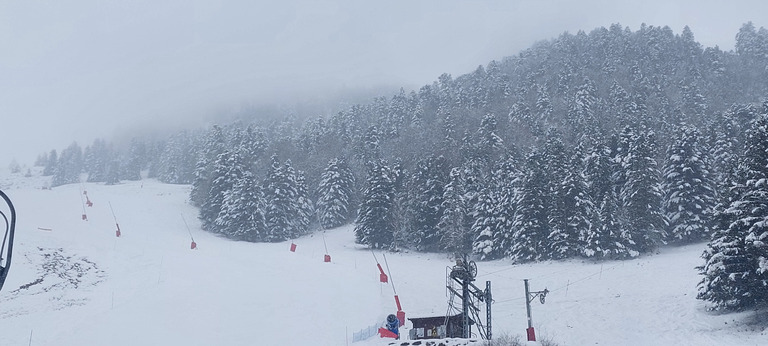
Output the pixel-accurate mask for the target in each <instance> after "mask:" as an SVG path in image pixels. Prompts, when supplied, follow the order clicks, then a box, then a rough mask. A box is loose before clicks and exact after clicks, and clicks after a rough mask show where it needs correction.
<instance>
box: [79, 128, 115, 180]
mask: <svg viewBox="0 0 768 346" xmlns="http://www.w3.org/2000/svg"><path fill="white" fill-rule="evenodd" d="M113 155H114V154H113V153H112V151H111V150H110V148H109V146H107V142H106V141H105V140H103V139H100V138H97V139H95V140H94V141H93V144H91V145H90V146H87V147H85V150H84V151H83V169H84V170H85V171H86V172H87V173H88V182H104V181H106V180H107V177H106V173H107V165H108V164H110V163H111V161H112V157H113Z"/></svg>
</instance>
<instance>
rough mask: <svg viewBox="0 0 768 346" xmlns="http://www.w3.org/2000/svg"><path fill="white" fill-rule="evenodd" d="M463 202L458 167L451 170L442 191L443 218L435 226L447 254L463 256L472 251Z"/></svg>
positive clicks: (467, 216) (462, 186) (462, 190)
mask: <svg viewBox="0 0 768 346" xmlns="http://www.w3.org/2000/svg"><path fill="white" fill-rule="evenodd" d="M469 214H470V212H469V210H468V209H467V205H466V202H465V200H464V185H463V179H462V177H461V170H460V169H459V168H458V167H454V168H452V169H451V172H450V174H449V177H448V184H446V185H445V188H444V189H443V216H442V217H441V218H440V222H439V223H438V224H437V227H438V229H439V233H440V235H441V236H442V238H441V239H440V244H441V246H442V248H443V249H445V251H447V252H448V253H458V254H464V253H469V252H470V251H471V250H472V239H469V237H468V235H469V234H471V232H470V231H469V228H470V226H471V225H467V220H469V219H470V217H469Z"/></svg>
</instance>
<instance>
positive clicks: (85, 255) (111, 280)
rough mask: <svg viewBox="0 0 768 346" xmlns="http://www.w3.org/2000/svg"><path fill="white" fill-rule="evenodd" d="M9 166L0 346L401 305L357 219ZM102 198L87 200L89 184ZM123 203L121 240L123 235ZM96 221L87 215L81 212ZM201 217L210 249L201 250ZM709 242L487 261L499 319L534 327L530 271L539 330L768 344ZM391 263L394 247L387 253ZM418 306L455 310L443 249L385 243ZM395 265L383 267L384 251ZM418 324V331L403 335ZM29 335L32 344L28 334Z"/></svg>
mask: <svg viewBox="0 0 768 346" xmlns="http://www.w3.org/2000/svg"><path fill="white" fill-rule="evenodd" d="M45 184H46V179H45V178H41V177H31V178H25V177H22V176H10V177H8V174H5V176H4V177H2V178H0V188H2V189H3V190H4V191H5V192H6V193H7V194H8V195H9V196H10V197H11V199H12V200H13V202H14V204H15V205H16V210H17V212H18V216H19V220H18V227H17V234H16V247H15V252H14V261H13V265H12V268H11V272H10V274H9V276H8V280H7V282H6V285H5V287H4V289H3V290H2V292H0V345H2V346H14V345H30V344H31V345H35V346H41V345H51V346H53V345H55V346H84V345H112V346H122V345H126V346H128V345H163V346H168V345H184V346H187V345H321V346H322V345H329V346H330V345H360V346H370V345H387V344H388V343H389V342H390V341H391V340H382V339H377V338H376V337H374V338H372V339H369V340H365V341H362V342H357V343H352V334H353V333H354V332H356V331H358V330H360V329H363V328H366V327H368V326H369V325H372V324H374V323H378V322H381V321H383V320H384V317H385V316H386V315H387V314H389V313H393V312H394V311H395V309H396V307H395V302H394V299H393V290H392V286H391V283H389V284H381V283H379V273H378V269H377V267H376V262H375V261H374V258H373V256H372V255H371V252H370V251H369V250H367V249H365V248H363V247H361V246H359V245H356V244H354V234H353V231H352V227H351V226H347V227H341V228H338V229H334V230H329V231H327V232H325V234H324V238H325V243H327V247H328V254H329V255H330V256H331V258H332V261H331V262H330V263H324V262H323V255H325V254H326V250H325V245H324V241H323V233H316V234H314V235H313V236H307V237H303V238H300V239H296V240H295V241H294V242H295V243H296V244H297V251H296V252H290V251H289V247H290V243H291V242H284V243H276V244H254V243H246V242H234V241H230V240H227V239H223V238H219V237H216V236H214V235H212V234H209V233H205V232H202V231H201V230H200V226H199V222H198V220H197V218H196V215H197V211H196V209H195V208H193V207H192V206H190V205H189V204H188V202H187V199H188V195H189V186H183V185H166V184H161V183H158V182H156V181H154V180H143V181H139V182H126V183H123V184H120V185H115V186H106V185H102V184H82V185H78V184H74V185H66V186H60V187H56V188H54V189H52V190H45V189H42V188H41V187H42V186H44V185H45ZM83 189H84V190H86V191H87V193H88V198H89V199H90V200H91V201H92V202H93V207H90V208H88V207H86V208H83V202H82V199H81V196H82V192H81V190H83ZM110 203H111V205H112V209H114V213H115V217H116V218H117V223H118V224H119V225H120V229H121V233H122V236H121V237H120V238H117V237H116V236H115V230H116V226H115V218H113V215H112V212H111V211H110V206H109V204H110ZM84 209H85V212H86V214H87V217H88V220H87V221H83V220H82V219H81V215H82V213H83V210H84ZM182 215H183V216H184V217H185V218H186V220H187V222H188V223H189V226H190V228H191V232H192V235H193V236H194V239H195V241H196V242H197V245H198V249H197V250H191V249H190V241H191V239H190V234H189V232H188V231H187V229H186V227H185V225H184V220H183V219H182ZM704 247H705V244H696V245H691V246H686V247H682V248H664V249H662V250H661V252H660V253H659V254H657V255H653V256H645V257H642V258H640V259H636V260H631V261H619V262H605V263H592V262H588V261H581V260H572V261H563V262H545V263H538V264H526V265H511V264H510V263H509V262H508V261H494V262H480V263H479V264H478V271H479V275H478V281H477V283H476V284H477V285H478V286H480V287H484V286H485V281H486V280H490V281H492V286H493V297H494V300H495V303H494V305H493V331H494V334H496V335H499V334H502V333H506V334H512V335H520V336H521V339H522V338H523V335H524V332H525V328H526V327H527V322H526V316H525V304H524V291H523V281H522V280H523V279H525V278H527V279H530V284H531V289H532V290H534V291H536V290H543V289H544V288H547V289H549V290H550V293H549V295H548V296H547V298H546V303H545V304H543V305H542V304H540V303H539V302H538V300H537V301H535V302H533V321H534V326H535V328H536V331H537V335H538V336H539V337H540V338H541V337H544V338H548V339H551V340H553V341H555V342H557V343H558V344H560V345H766V344H768V331H765V330H764V329H763V327H762V326H760V325H759V324H758V323H756V322H755V320H756V319H758V318H760V317H762V318H763V319H765V316H764V315H760V314H757V313H755V312H746V313H739V314H727V315H716V314H711V313H708V312H706V310H705V305H704V303H703V302H700V301H697V300H696V299H695V298H694V297H695V295H696V283H697V282H698V280H699V276H698V275H697V272H696V270H695V269H694V267H695V266H697V265H699V264H701V260H700V258H699V255H700V254H701V252H702V250H703V249H704ZM377 257H378V258H379V261H381V262H383V257H382V256H381V253H377ZM386 258H387V262H388V264H389V268H390V269H391V274H392V279H393V282H394V284H395V287H396V288H397V293H398V295H399V297H400V300H401V302H402V305H403V309H404V310H405V312H406V313H407V316H406V317H426V316H437V315H444V314H445V313H446V310H447V299H448V297H447V296H446V289H445V275H446V268H447V267H448V266H450V265H452V261H451V259H450V258H448V257H447V256H446V255H443V254H417V253H388V254H387V255H386ZM382 265H384V263H382ZM404 333H405V334H406V335H407V331H404ZM30 341H31V343H30Z"/></svg>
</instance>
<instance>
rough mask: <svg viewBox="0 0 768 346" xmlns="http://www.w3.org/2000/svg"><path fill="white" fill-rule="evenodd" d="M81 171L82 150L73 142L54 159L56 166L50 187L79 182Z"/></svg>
mask: <svg viewBox="0 0 768 346" xmlns="http://www.w3.org/2000/svg"><path fill="white" fill-rule="evenodd" d="M82 172H83V151H82V149H80V146H79V145H78V144H77V143H76V142H73V143H72V144H70V145H69V146H68V147H67V148H66V149H64V150H62V151H61V156H60V157H59V159H58V160H57V161H56V167H55V168H54V170H53V176H52V177H51V187H56V186H60V185H64V184H72V183H79V182H80V173H82Z"/></svg>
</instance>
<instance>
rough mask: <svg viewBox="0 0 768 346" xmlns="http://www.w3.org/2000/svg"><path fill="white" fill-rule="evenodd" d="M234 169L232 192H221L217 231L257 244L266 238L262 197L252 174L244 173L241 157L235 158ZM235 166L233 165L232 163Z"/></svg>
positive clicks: (244, 167) (240, 154)
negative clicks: (235, 178)
mask: <svg viewBox="0 0 768 346" xmlns="http://www.w3.org/2000/svg"><path fill="white" fill-rule="evenodd" d="M237 156H238V158H237V159H234V160H233V161H235V160H237V161H240V162H237V163H236V165H237V167H233V168H234V169H237V170H239V171H240V172H237V173H235V172H233V176H239V178H237V180H236V181H235V183H234V185H233V186H232V189H230V190H228V191H225V192H224V200H223V201H222V205H221V211H220V212H219V216H218V217H217V218H216V227H217V228H218V229H220V230H221V232H222V233H224V234H225V235H227V236H228V237H230V238H233V239H238V240H245V241H252V242H259V241H265V239H266V238H267V228H266V224H265V223H264V196H263V193H262V190H261V187H260V185H259V184H258V182H257V181H256V179H255V177H254V175H253V173H251V171H250V170H249V169H247V163H246V162H245V160H244V157H242V153H238V154H237ZM233 163H235V162H233Z"/></svg>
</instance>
